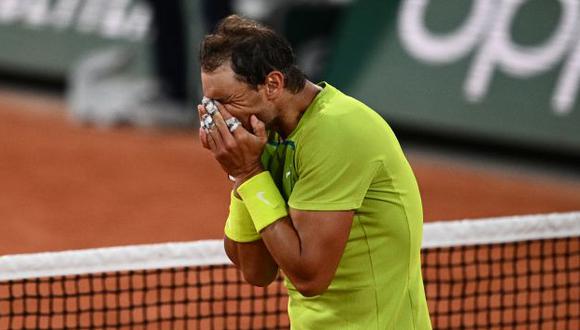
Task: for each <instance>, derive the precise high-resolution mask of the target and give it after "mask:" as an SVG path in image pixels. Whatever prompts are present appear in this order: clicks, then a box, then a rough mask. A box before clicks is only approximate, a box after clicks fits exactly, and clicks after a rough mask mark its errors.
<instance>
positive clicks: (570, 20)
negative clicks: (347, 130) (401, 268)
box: [326, 0, 580, 154]
mask: <svg viewBox="0 0 580 330" xmlns="http://www.w3.org/2000/svg"><path fill="white" fill-rule="evenodd" d="M337 36H338V37H337V40H336V47H335V49H334V50H333V53H332V59H331V62H330V64H329V66H328V69H327V74H326V79H328V80H329V81H330V82H332V83H335V84H336V85H338V87H341V88H343V89H344V90H346V91H347V92H348V93H349V94H351V95H353V96H355V97H358V98H360V99H362V100H365V101H366V102H368V103H369V104H370V105H371V106H372V107H373V108H374V109H376V110H377V111H379V112H381V113H382V114H383V116H384V117H385V118H386V119H387V120H388V121H390V122H392V123H396V124H399V125H405V126H409V127H413V128H417V129H424V130H430V131H436V132H442V133H449V134H457V136H470V137H473V138H480V139H484V140H494V141H496V142H497V141H499V142H502V143H506V144H511V145H519V146H528V147H539V148H543V149H547V148H553V149H558V150H560V151H564V152H572V153H574V154H580V99H579V98H578V89H579V88H580V1H578V0H559V1H558V0H469V1H465V0H397V1H380V0H376V1H375V0H360V1H356V2H353V3H352V5H351V8H350V9H349V11H348V12H347V13H346V15H345V18H344V23H343V25H342V26H341V30H340V31H339V32H338V34H337Z"/></svg>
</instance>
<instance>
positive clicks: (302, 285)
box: [294, 280, 330, 297]
mask: <svg viewBox="0 0 580 330" xmlns="http://www.w3.org/2000/svg"><path fill="white" fill-rule="evenodd" d="M294 286H295V287H296V290H298V292H300V294H301V295H303V296H304V297H314V296H319V295H321V294H323V293H324V292H326V290H327V289H328V287H329V286H330V281H320V280H319V281H316V280H311V281H299V282H298V283H295V284H294Z"/></svg>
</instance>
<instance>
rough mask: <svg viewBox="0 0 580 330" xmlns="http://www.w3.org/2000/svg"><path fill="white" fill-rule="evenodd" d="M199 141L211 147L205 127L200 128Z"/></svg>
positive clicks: (206, 146)
mask: <svg viewBox="0 0 580 330" xmlns="http://www.w3.org/2000/svg"><path fill="white" fill-rule="evenodd" d="M199 141H200V142H201V145H202V146H203V147H204V148H206V149H209V144H208V141H207V133H206V132H205V129H204V128H202V127H200V128H199Z"/></svg>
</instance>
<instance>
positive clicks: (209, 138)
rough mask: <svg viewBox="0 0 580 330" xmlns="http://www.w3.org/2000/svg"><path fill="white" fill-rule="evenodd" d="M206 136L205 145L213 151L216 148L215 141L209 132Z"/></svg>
mask: <svg viewBox="0 0 580 330" xmlns="http://www.w3.org/2000/svg"><path fill="white" fill-rule="evenodd" d="M206 136H207V145H208V147H209V150H211V151H212V152H215V151H216V150H217V144H216V141H215V140H214V138H213V136H212V135H211V134H207V135H206Z"/></svg>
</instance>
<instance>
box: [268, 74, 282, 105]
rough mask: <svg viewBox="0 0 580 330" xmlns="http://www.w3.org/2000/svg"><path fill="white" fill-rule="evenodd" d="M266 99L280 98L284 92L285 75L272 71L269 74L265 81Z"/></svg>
mask: <svg viewBox="0 0 580 330" xmlns="http://www.w3.org/2000/svg"><path fill="white" fill-rule="evenodd" d="M264 87H265V91H266V97H268V99H274V98H276V97H278V96H279V95H280V94H281V93H282V91H283V90H284V87H285V85H284V74H283V73H282V72H280V71H272V72H270V73H268V75H267V76H266V79H265V81H264Z"/></svg>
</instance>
